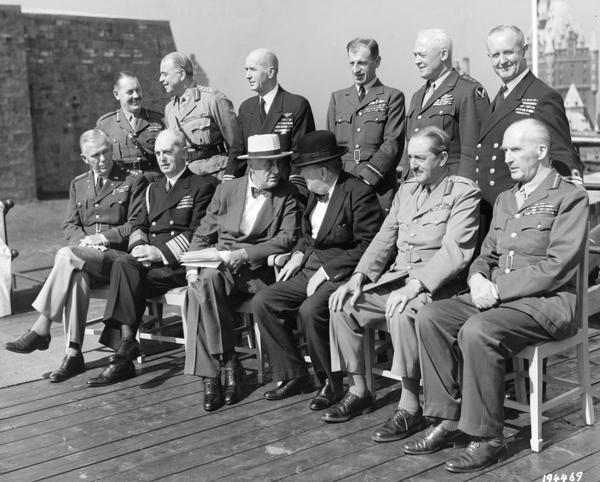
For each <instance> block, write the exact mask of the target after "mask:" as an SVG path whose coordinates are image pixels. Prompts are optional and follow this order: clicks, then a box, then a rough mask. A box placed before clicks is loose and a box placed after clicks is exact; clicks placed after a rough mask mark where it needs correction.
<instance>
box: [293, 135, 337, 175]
mask: <svg viewBox="0 0 600 482" xmlns="http://www.w3.org/2000/svg"><path fill="white" fill-rule="evenodd" d="M346 152H348V148H347V147H342V146H338V145H337V142H336V141H335V136H334V135H333V132H330V131H325V130H323V131H314V132H310V133H309V134H306V135H304V136H302V137H301V138H300V139H298V145H297V151H296V155H295V157H294V159H292V163H291V164H292V166H294V167H302V166H310V165H311V164H318V163H320V162H325V161H329V160H330V159H335V158H336V157H341V156H343V155H344V154H346Z"/></svg>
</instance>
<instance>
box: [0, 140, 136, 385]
mask: <svg viewBox="0 0 600 482" xmlns="http://www.w3.org/2000/svg"><path fill="white" fill-rule="evenodd" d="M79 145H80V148H81V159H82V160H83V162H85V163H86V164H87V166H88V167H89V171H88V172H86V173H85V174H81V175H80V176H77V177H76V178H75V179H74V180H73V181H72V182H71V187H70V189H69V203H68V204H67V209H66V212H65V217H64V222H63V225H62V229H63V232H64V234H65V237H66V238H67V241H68V242H69V244H70V246H67V247H64V248H61V249H59V250H58V252H57V253H56V258H55V260H54V266H53V267H52V271H51V272H50V274H49V275H48V279H47V280H46V282H45V283H44V286H43V287H42V290H41V291H40V293H39V295H38V297H37V298H36V300H35V301H34V302H33V307H34V308H35V309H36V310H37V311H39V313H40V315H39V317H38V319H37V320H36V322H35V323H34V324H33V326H32V327H31V330H29V331H28V332H27V333H25V334H24V335H23V336H21V337H20V338H19V339H17V340H16V341H14V342H8V343H6V344H5V348H6V349H7V350H10V351H13V352H16V353H31V352H32V351H34V350H45V349H47V348H48V345H49V343H50V325H51V323H52V322H53V321H59V322H60V321H61V320H62V321H63V322H64V325H63V326H64V330H65V341H66V343H67V347H66V355H65V357H64V359H63V362H62V364H61V366H60V368H58V369H57V370H54V371H53V372H52V373H51V374H50V377H49V380H50V382H53V383H56V382H62V381H64V380H67V379H68V378H71V377H73V376H75V375H77V374H79V373H81V372H83V371H84V370H85V363H84V360H83V355H82V353H81V347H82V345H83V337H84V333H85V321H86V317H87V311H88V306H89V300H90V290H91V288H92V287H94V286H102V285H104V284H106V283H108V281H109V276H110V268H111V266H112V263H113V261H114V260H115V259H116V258H118V257H119V256H122V255H124V254H125V253H124V251H125V250H126V249H127V238H128V236H129V233H130V231H131V226H132V224H133V222H134V221H135V218H136V216H137V214H138V213H139V211H140V210H141V208H142V204H143V202H144V191H145V188H146V186H147V184H148V182H147V180H146V178H145V177H144V176H133V175H130V174H128V173H127V171H126V170H125V169H124V168H123V167H120V166H117V165H116V164H114V163H113V161H112V146H111V143H110V141H109V139H108V137H107V136H106V134H105V133H104V132H102V131H100V130H98V129H92V130H89V131H86V132H84V133H83V134H82V135H81V137H80V139H79Z"/></svg>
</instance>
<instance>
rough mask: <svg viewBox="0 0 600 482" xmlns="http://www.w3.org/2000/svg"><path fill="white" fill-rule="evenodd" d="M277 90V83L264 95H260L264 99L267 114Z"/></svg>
mask: <svg viewBox="0 0 600 482" xmlns="http://www.w3.org/2000/svg"><path fill="white" fill-rule="evenodd" d="M278 91H279V84H277V85H276V86H275V87H273V88H272V89H271V90H270V91H269V92H267V93H266V94H265V95H262V96H260V97H261V99H263V100H264V101H265V112H266V113H267V114H268V113H269V109H270V108H271V104H273V100H274V99H275V96H276V95H277V92H278Z"/></svg>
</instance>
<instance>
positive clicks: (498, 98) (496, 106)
mask: <svg viewBox="0 0 600 482" xmlns="http://www.w3.org/2000/svg"><path fill="white" fill-rule="evenodd" d="M507 90H508V87H506V85H502V87H500V90H499V91H498V95H497V96H496V101H495V102H494V108H493V109H492V112H494V111H495V110H498V109H499V108H500V107H502V104H504V100H505V98H504V94H505V92H506V91H507Z"/></svg>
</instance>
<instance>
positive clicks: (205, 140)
mask: <svg viewBox="0 0 600 482" xmlns="http://www.w3.org/2000/svg"><path fill="white" fill-rule="evenodd" d="M211 124H212V120H211V118H210V117H197V118H195V119H190V120H189V121H187V122H186V123H185V124H183V125H182V126H181V127H182V129H183V130H184V131H185V133H186V134H187V135H188V136H189V137H190V138H191V139H192V141H194V142H195V143H196V144H210V126H211Z"/></svg>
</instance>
